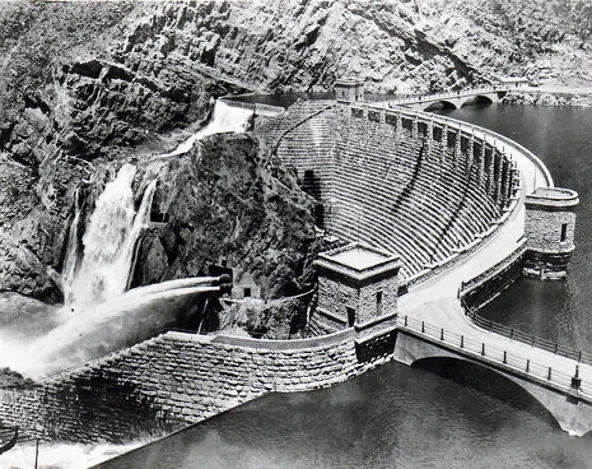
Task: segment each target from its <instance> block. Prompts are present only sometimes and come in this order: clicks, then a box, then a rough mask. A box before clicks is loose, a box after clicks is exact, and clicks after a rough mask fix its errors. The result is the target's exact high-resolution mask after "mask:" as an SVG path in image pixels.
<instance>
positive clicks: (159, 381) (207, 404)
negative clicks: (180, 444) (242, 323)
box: [0, 329, 389, 442]
mask: <svg viewBox="0 0 592 469" xmlns="http://www.w3.org/2000/svg"><path fill="white" fill-rule="evenodd" d="M266 342H267V341H257V340H255V339H243V338H233V337H218V338H215V336H200V335H196V334H186V333H178V332H169V333H166V334H164V335H160V336H158V337H156V338H153V339H151V340H148V341H146V342H143V343H140V344H138V345H136V346H134V347H131V348H129V349H125V350H122V351H120V352H118V353H115V354H112V355H109V356H108V357H106V358H105V359H102V360H100V361H99V362H96V363H93V364H89V365H86V366H83V367H81V368H79V369H77V370H75V371H73V372H71V373H68V374H64V375H62V376H58V377H54V378H52V379H51V380H48V381H46V382H44V383H42V385H41V386H38V387H36V388H33V389H1V390H0V421H2V422H3V423H6V424H11V425H19V426H21V427H22V428H26V429H27V430H29V431H30V432H32V433H33V434H36V435H39V436H42V437H46V438H51V439H58V440H60V439H61V440H69V441H85V442H88V441H103V440H107V441H115V442H117V441H125V440H132V439H134V438H138V437H142V436H146V435H147V434H159V433H162V432H164V431H170V430H172V429H174V428H176V427H179V426H180V425H184V424H187V423H193V422H198V421H200V420H203V419H205V418H207V417H210V416H213V415H216V414H218V413H220V412H222V411H224V410H227V409H230V408H232V407H235V406H237V405H239V404H242V403H244V402H247V401H249V400H252V399H254V398H257V397H259V396H262V395H263V394H267V393H270V392H294V391H306V390H311V389H317V388H321V387H326V386H331V385H333V384H336V383H339V382H342V381H345V380H347V379H349V378H351V377H353V376H356V375H358V374H360V373H363V372H364V371H366V370H368V369H371V368H373V367H375V366H377V365H378V364H380V363H382V362H384V361H385V360H387V358H386V357H385V356H380V357H376V356H375V354H373V352H372V348H373V347H378V348H380V350H381V351H382V350H386V352H385V353H388V351H389V350H388V347H387V348H386V349H385V345H384V344H383V343H382V342H380V337H378V338H377V340H375V342H374V343H366V344H365V352H364V357H363V359H361V360H359V359H358V356H357V353H356V345H355V341H354V331H353V330H352V329H348V330H345V331H342V332H340V333H338V334H333V335H329V336H325V337H322V338H313V339H305V340H299V341H295V342H294V343H291V341H290V342H288V341H270V343H266ZM383 342H384V341H383ZM368 347H370V349H368ZM368 350H369V351H368ZM381 353H382V352H381Z"/></svg>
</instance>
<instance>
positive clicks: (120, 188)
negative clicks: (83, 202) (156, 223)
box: [64, 163, 156, 312]
mask: <svg viewBox="0 0 592 469" xmlns="http://www.w3.org/2000/svg"><path fill="white" fill-rule="evenodd" d="M135 174H136V168H135V166H133V165H131V164H127V163H126V164H124V165H123V166H122V167H121V169H120V170H119V172H118V173H117V176H116V177H115V179H114V180H113V181H111V182H109V183H107V185H106V186H105V189H104V191H103V193H102V194H101V195H100V197H99V198H98V200H97V203H96V207H95V210H94V212H93V213H92V215H91V217H90V221H89V223H88V226H87V227H86V231H85V233H84V237H83V239H82V244H83V246H84V253H83V256H82V259H81V260H80V262H79V266H78V268H76V266H77V259H78V251H77V241H76V239H75V238H76V232H75V231H74V230H75V228H72V229H71V233H70V235H71V239H70V240H69V249H68V256H67V261H66V269H65V274H66V278H65V280H66V282H65V285H64V290H65V292H67V294H66V295H65V301H66V306H67V307H68V308H69V309H70V310H74V311H75V312H77V310H80V309H81V308H82V309H86V308H89V307H91V306H94V305H97V304H100V303H103V302H104V301H106V300H108V299H111V298H113V297H115V296H118V295H121V294H122V293H123V292H124V291H125V289H126V287H127V285H128V280H129V277H130V275H131V264H132V261H133V255H134V248H135V245H136V241H137V240H138V238H139V236H140V234H141V232H142V229H143V228H144V227H145V226H146V225H147V223H148V221H149V218H150V208H151V206H152V199H153V197H154V191H155V189H156V180H154V181H152V182H151V183H150V184H149V185H148V187H147V188H146V190H145V191H144V195H143V197H142V203H141V205H140V208H139V210H138V212H137V213H136V212H135V210H134V193H133V190H132V182H133V179H134V176H135ZM78 216H79V210H78V213H77V215H76V216H75V219H74V221H73V225H74V224H75V223H78V221H77V217H78Z"/></svg>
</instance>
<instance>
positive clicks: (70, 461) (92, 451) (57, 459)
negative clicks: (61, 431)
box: [0, 440, 148, 469]
mask: <svg viewBox="0 0 592 469" xmlns="http://www.w3.org/2000/svg"><path fill="white" fill-rule="evenodd" d="M146 443H148V441H147V440H146V441H137V442H133V443H128V444H125V445H112V444H100V445H94V446H88V445H82V444H79V443H71V444H68V443H40V445H39V464H38V466H39V469H58V468H59V469H86V468H88V467H91V466H94V465H96V464H99V463H101V462H103V461H106V460H107V459H110V458H114V457H115V456H117V455H119V454H121V453H125V452H127V451H131V450H133V449H135V448H137V447H139V446H141V445H143V444H146ZM0 458H1V459H0V464H1V465H0V467H2V468H3V469H4V468H6V469H31V468H32V467H34V466H35V444H34V443H32V442H31V443H19V444H17V445H16V446H15V447H14V448H13V449H11V450H10V451H8V452H6V453H4V454H3V455H2V456H1V457H0Z"/></svg>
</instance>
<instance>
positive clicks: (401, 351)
mask: <svg viewBox="0 0 592 469" xmlns="http://www.w3.org/2000/svg"><path fill="white" fill-rule="evenodd" d="M394 358H395V360H397V361H399V362H401V363H404V364H406V365H408V366H414V365H415V364H416V363H417V362H420V361H421V360H425V359H428V358H440V359H442V358H449V359H450V358H451V359H455V360H458V361H466V362H471V363H474V364H477V365H479V366H482V367H485V368H488V369H489V370H491V371H492V372H495V373H497V374H499V375H500V376H502V377H505V378H507V379H508V380H510V381H513V382H514V383H515V384H516V385H518V386H519V387H521V388H523V389H524V391H526V392H527V393H528V394H530V395H531V396H532V397H533V398H534V399H536V400H537V401H538V402H539V404H540V405H541V406H543V408H545V409H546V410H547V411H548V412H549V413H550V414H551V416H552V417H553V418H554V420H555V421H556V422H557V423H558V424H559V427H560V428H561V429H562V430H564V431H566V432H568V433H569V434H570V435H576V436H583V435H585V434H586V433H588V432H590V431H592V405H590V404H591V403H590V402H587V401H584V400H582V398H581V397H580V396H579V395H578V393H577V392H573V393H572V392H566V391H565V390H561V389H558V388H557V387H554V386H553V385H552V382H541V380H540V379H539V380H536V379H535V378H533V377H532V376H531V375H528V374H525V373H519V372H514V371H513V370H511V369H509V368H508V369H507V370H506V369H505V368H504V367H503V366H501V365H497V364H489V363H487V362H486V359H485V360H483V361H481V360H479V358H471V357H467V356H465V355H464V354H463V353H462V352H458V353H457V352H455V351H454V350H452V349H449V348H444V347H441V346H440V345H439V344H437V343H434V342H432V341H426V340H424V339H422V338H420V337H417V336H415V335H409V334H406V333H399V334H398V336H397V342H396V345H395V353H394Z"/></svg>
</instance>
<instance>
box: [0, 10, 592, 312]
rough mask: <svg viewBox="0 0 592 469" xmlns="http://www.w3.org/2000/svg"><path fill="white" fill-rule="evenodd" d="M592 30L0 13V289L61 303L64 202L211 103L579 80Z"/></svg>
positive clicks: (561, 19) (529, 19)
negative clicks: (338, 84) (253, 96)
mask: <svg viewBox="0 0 592 469" xmlns="http://www.w3.org/2000/svg"><path fill="white" fill-rule="evenodd" d="M590 17H591V15H590V11H589V5H587V4H586V3H584V2H578V1H572V2H559V1H553V2H545V1H543V0H529V1H527V2H519V5H518V4H517V3H516V2H513V1H510V0H487V1H485V2H482V1H477V0H469V1H464V2H448V1H444V0H406V1H401V2H390V1H386V0H372V1H362V0H354V1H345V0H340V1H333V2H330V1H326V0H273V1H268V0H256V1H253V2H242V1H238V0H237V1H221V0H220V1H214V0H212V1H195V0H193V1H162V2H161V1H146V2H131V1H116V2H107V1H105V2H37V1H26V0H24V1H19V2H11V1H4V2H0V57H1V59H0V265H1V268H0V291H3V292H5V291H8V292H18V293H21V294H25V295H29V296H34V297H37V298H41V299H43V300H46V301H50V302H54V301H58V300H59V299H60V296H61V294H60V290H59V271H60V270H61V268H62V262H63V257H64V246H65V242H66V241H65V240H66V235H67V229H68V225H69V221H70V220H71V219H72V216H73V206H74V203H73V199H74V197H73V196H74V193H75V190H76V188H77V187H78V186H80V185H85V186H90V187H92V188H91V189H90V192H92V193H93V194H96V193H97V192H99V191H100V189H101V187H102V185H103V184H104V179H105V178H108V177H109V175H110V174H113V173H114V171H115V169H116V168H117V167H118V165H120V164H121V161H123V160H125V161H131V162H138V161H142V160H144V159H145V158H146V157H147V156H149V155H151V154H154V153H159V152H164V151H169V150H170V149H171V148H172V147H173V146H174V142H175V141H177V140H178V139H179V138H180V135H176V137H173V136H172V134H171V132H174V131H175V130H178V129H185V128H190V127H191V124H192V123H197V122H199V121H201V120H203V119H205V118H206V117H207V116H208V115H209V113H210V111H211V107H212V102H213V101H212V98H216V97H218V96H220V95H223V94H226V93H232V92H241V91H245V90H260V91H281V90H287V89H297V90H324V89H329V88H331V86H332V84H333V82H334V80H335V79H336V78H337V77H340V76H355V77H359V78H363V79H365V80H366V83H367V88H368V89H369V90H370V91H382V92H406V91H422V92H427V91H435V90H439V89H444V88H455V87H462V86H467V85H475V84H480V83H484V82H488V81H490V80H492V79H493V78H494V76H495V75H497V74H506V75H510V74H518V75H521V74H527V75H536V76H538V77H539V78H558V79H562V78H564V77H566V76H567V77H569V78H579V79H581V80H584V81H585V80H586V79H589V78H590V69H591V66H590V63H591V62H590V46H589V41H588V39H589V36H590ZM84 181H87V182H84ZM94 198H96V196H94V197H91V198H90V199H88V204H89V206H88V207H87V210H90V208H92V207H91V206H90V205H91V204H92V201H93V200H94ZM270 210H272V209H270ZM163 247H164V246H163ZM156 277H158V275H156V276H155V277H154V278H156ZM140 280H141V279H140ZM140 280H138V281H140Z"/></svg>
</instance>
